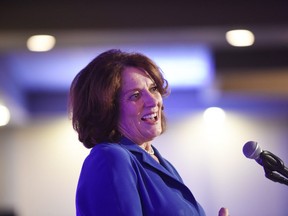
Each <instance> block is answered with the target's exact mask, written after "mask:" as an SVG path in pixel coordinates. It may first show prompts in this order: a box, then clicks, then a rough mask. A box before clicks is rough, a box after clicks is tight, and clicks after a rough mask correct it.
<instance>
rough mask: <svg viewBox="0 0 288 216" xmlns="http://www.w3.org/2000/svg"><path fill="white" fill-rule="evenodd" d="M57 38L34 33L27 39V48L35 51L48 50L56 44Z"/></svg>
mask: <svg viewBox="0 0 288 216" xmlns="http://www.w3.org/2000/svg"><path fill="white" fill-rule="evenodd" d="M55 43H56V39H55V37H53V36H51V35H33V36H31V37H30V38H28V40H27V48H28V49H29V50H30V51H33V52H46V51H49V50H51V49H53V47H54V46H55Z"/></svg>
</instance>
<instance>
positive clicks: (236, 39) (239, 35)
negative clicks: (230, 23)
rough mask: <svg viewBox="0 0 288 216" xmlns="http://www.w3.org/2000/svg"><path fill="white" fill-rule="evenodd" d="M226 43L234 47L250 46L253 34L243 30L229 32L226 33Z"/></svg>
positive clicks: (252, 42)
mask: <svg viewBox="0 0 288 216" xmlns="http://www.w3.org/2000/svg"><path fill="white" fill-rule="evenodd" d="M226 40H227V42H228V43H229V44H230V45H232V46H236V47H246V46H252V45H253V44H254V41H255V37H254V34H253V33H252V32H251V31H249V30H245V29H237V30H231V31H228V32H227V33H226Z"/></svg>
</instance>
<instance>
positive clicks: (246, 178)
mask: <svg viewBox="0 0 288 216" xmlns="http://www.w3.org/2000/svg"><path fill="white" fill-rule="evenodd" d="M287 9H288V3H287V1H280V0H279V1H211V2H210V1H209V2H208V1H207V2H206V1H193V0H181V1H177V2H173V1H163V0H156V1H150V0H148V1H140V0H138V1H132V0H124V1H116V0H105V1H104V0H98V1H91V0H84V1H81V2H80V1H75V0H70V1H68V0H57V1H55V0H52V1H49V2H47V1H41V0H39V1H32V0H28V1H19V0H9V1H8V0H1V1H0V125H1V126H0V176H1V177H0V215H6V216H7V215H10V216H11V215H17V216H39V215H42V216H68V215H69V216H70V215H75V207H74V199H75V189H76V185H77V180H78V176H79V172H80V169H81V166H82V162H83V160H84V158H85V157H86V155H87V154H88V153H89V150H88V149H85V148H84V147H83V146H82V144H81V143H79V142H78V139H77V134H76V133H75V132H74V131H73V129H72V126H71V121H70V120H69V116H68V111H67V95H68V92H69V86H70V84H71V81H72V80H73V78H74V76H75V75H76V74H77V73H78V72H79V71H80V70H81V69H82V68H83V67H84V66H86V64H88V62H90V61H91V60H92V59H93V58H94V57H95V56H97V55H98V54H100V53H101V52H103V51H105V50H107V49H111V48H119V49H123V50H125V51H136V52H142V53H144V54H146V55H148V56H149V57H151V58H152V59H153V60H155V62H156V63H157V64H158V65H159V66H160V67H161V68H162V70H163V73H164V76H165V77H166V79H167V80H168V82H169V83H170V86H171V95H170V96H169V97H167V98H166V99H165V100H164V103H165V111H166V115H167V119H168V130H167V132H166V133H165V134H164V135H163V136H161V137H159V138H158V139H156V140H155V142H154V145H155V146H156V147H157V148H158V149H159V150H160V151H161V152H162V154H163V156H164V157H165V158H167V159H168V160H170V161H171V162H172V163H173V164H174V165H175V167H176V168H177V169H178V170H179V172H180V174H181V175H182V177H183V180H184V182H185V183H186V184H187V185H188V186H189V188H190V189H191V190H192V192H193V193H194V195H195V196H196V198H197V199H198V201H199V202H200V203H201V204H202V206H203V207H204V209H205V211H206V213H207V216H210V215H211V216H212V215H217V212H218V210H219V209H220V207H222V206H225V207H228V208H229V210H230V214H231V215H233V216H243V215H259V216H260V215H261V216H271V215H276V216H287V214H288V213H287V212H288V207H287V199H288V189H287V186H285V185H283V184H279V183H275V182H272V181H270V180H268V179H267V178H265V176H264V170H263V168H262V167H261V166H259V165H258V164H257V163H256V162H255V161H254V160H251V159H247V158H245V156H244V155H243V153H242V147H243V145H244V144H245V143H246V142H247V141H249V140H254V141H257V142H258V143H259V145H260V146H261V147H262V149H266V150H269V151H271V152H273V153H274V154H276V155H277V156H279V157H280V158H281V159H282V160H283V161H284V163H285V164H288V133H287V129H288V13H287ZM231 30H241V31H236V32H235V31H234V32H231ZM243 30H244V31H243ZM233 33H234V34H235V33H236V35H234V38H231V37H232V36H233ZM239 33H240V35H239ZM39 35H40V36H44V37H40V38H39V37H38V38H37V37H32V36H39ZM235 37H236V39H235ZM35 40H36V42H35ZM47 40H48V41H47ZM208 108H210V109H208ZM211 108H212V109H211Z"/></svg>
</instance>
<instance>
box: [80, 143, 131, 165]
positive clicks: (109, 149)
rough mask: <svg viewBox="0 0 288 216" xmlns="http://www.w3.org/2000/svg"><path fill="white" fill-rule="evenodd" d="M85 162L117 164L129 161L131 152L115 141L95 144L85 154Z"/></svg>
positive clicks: (128, 162)
mask: <svg viewBox="0 0 288 216" xmlns="http://www.w3.org/2000/svg"><path fill="white" fill-rule="evenodd" d="M85 163H86V164H87V163H93V164H94V165H95V164H98V163H105V165H106V166H107V165H109V164H110V165H113V166H117V165H119V163H121V164H122V165H124V164H130V163H131V154H130V153H129V151H128V150H126V149H124V148H123V147H121V145H119V144H117V143H101V144H97V145H96V146H95V147H94V148H93V149H92V150H91V152H90V154H89V155H88V156H87V158H86V160H85Z"/></svg>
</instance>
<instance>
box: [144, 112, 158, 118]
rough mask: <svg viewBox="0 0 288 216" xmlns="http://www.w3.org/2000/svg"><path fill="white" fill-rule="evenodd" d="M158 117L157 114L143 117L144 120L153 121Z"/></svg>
mask: <svg viewBox="0 0 288 216" xmlns="http://www.w3.org/2000/svg"><path fill="white" fill-rule="evenodd" d="M156 116H157V114H156V113H153V114H150V115H146V116H143V117H142V118H143V119H149V118H150V119H153V118H155V117H156Z"/></svg>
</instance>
